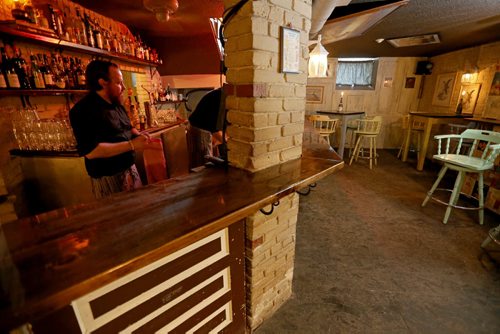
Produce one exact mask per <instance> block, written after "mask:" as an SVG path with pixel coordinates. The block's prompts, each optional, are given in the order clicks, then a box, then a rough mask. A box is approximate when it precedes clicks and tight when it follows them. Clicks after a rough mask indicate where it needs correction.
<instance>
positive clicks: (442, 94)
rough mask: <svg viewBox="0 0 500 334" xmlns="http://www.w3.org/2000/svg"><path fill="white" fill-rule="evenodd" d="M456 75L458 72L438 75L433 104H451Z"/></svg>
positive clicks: (444, 105)
mask: <svg viewBox="0 0 500 334" xmlns="http://www.w3.org/2000/svg"><path fill="white" fill-rule="evenodd" d="M456 76H457V75H456V73H447V74H440V75H438V77H437V81H436V86H435V88H434V95H433V96H432V105H434V106H440V107H448V106H449V105H450V101H451V95H452V94H453V87H454V86H455V78H456Z"/></svg>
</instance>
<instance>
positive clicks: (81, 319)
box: [72, 228, 229, 333]
mask: <svg viewBox="0 0 500 334" xmlns="http://www.w3.org/2000/svg"><path fill="white" fill-rule="evenodd" d="M228 233H229V232H228V230H227V228H226V229H224V230H221V231H218V232H216V233H214V234H212V235H210V236H208V237H206V238H204V239H202V240H199V241H197V242H195V243H193V244H191V245H189V246H186V247H184V248H183V249H181V250H179V251H177V252H174V253H172V254H170V255H168V256H166V257H164V258H162V259H160V260H158V261H156V262H153V263H152V264H150V265H148V266H146V267H143V268H141V269H139V270H136V271H134V272H132V273H130V274H128V275H125V276H123V277H122V278H119V279H117V280H116V281H114V282H112V283H110V284H108V285H105V286H103V287H102V288H99V289H97V290H95V291H93V292H91V293H88V294H87V295H85V296H83V297H81V298H78V299H77V300H75V301H73V302H72V306H73V309H74V312H75V315H76V317H77V319H78V323H79V325H80V329H81V331H82V333H90V332H92V331H94V330H96V329H97V328H99V327H101V326H103V325H105V324H107V323H108V322H110V321H112V320H114V319H116V318H117V317H119V316H121V315H122V314H124V313H125V312H127V311H129V310H131V309H133V308H134V307H135V306H136V305H139V304H141V303H143V302H145V301H146V300H148V299H150V298H151V297H153V296H155V295H157V294H158V293H160V292H162V291H164V290H166V289H168V288H169V287H171V286H174V285H175V284H177V283H179V282H181V281H182V280H184V279H186V278H187V277H190V276H192V275H193V274H195V273H196V272H198V271H200V270H202V269H203V268H206V267H208V266H209V265H211V264H213V263H215V262H217V261H218V260H220V259H222V258H223V257H225V256H227V255H228V254H229V242H228V239H229V236H228ZM217 239H219V241H220V247H221V250H220V251H219V252H218V253H216V254H214V255H212V256H210V257H209V258H206V259H205V260H203V261H201V262H199V263H198V264H197V265H196V266H194V267H191V268H188V269H187V270H185V271H183V272H180V273H178V274H177V275H175V276H174V277H172V278H170V279H168V280H167V281H165V282H163V283H162V284H160V285H157V286H155V287H153V288H151V289H150V290H148V291H145V292H144V293H142V294H140V295H138V296H136V297H134V298H132V299H131V300H129V301H127V302H126V303H124V304H122V305H119V306H117V307H116V308H114V309H112V310H110V311H109V312H107V313H105V314H103V315H101V316H100V317H98V318H94V316H93V314H92V310H91V308H90V302H91V301H92V300H95V299H97V298H99V297H101V296H103V295H105V294H107V293H109V292H111V291H113V290H115V289H117V288H119V287H121V286H123V285H125V284H127V283H129V282H131V281H133V280H135V279H137V278H139V277H141V276H143V275H146V274H148V273H149V272H151V271H153V270H155V269H157V268H159V267H161V266H163V265H165V264H167V263H169V262H172V261H173V260H175V259H177V258H179V257H181V256H183V255H185V254H187V253H189V252H191V251H193V250H195V249H197V248H199V247H201V246H203V245H206V244H208V243H210V242H211V241H213V240H217ZM190 291H191V290H190ZM186 293H187V292H186ZM186 293H185V294H183V295H182V296H184V298H186V297H187V295H186ZM180 297H181V296H179V297H178V298H180ZM178 298H176V299H175V300H177V299H178ZM172 302H173V301H171V302H170V303H168V304H167V305H170V304H171V303H172Z"/></svg>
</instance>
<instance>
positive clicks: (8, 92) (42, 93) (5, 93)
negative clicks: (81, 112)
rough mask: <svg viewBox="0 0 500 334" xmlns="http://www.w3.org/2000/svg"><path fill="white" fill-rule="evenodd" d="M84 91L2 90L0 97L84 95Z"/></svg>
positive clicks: (85, 91)
mask: <svg viewBox="0 0 500 334" xmlns="http://www.w3.org/2000/svg"><path fill="white" fill-rule="evenodd" d="M86 93H88V91H87V90H85V89H4V90H0V96H19V95H30V96H54V95H66V94H86Z"/></svg>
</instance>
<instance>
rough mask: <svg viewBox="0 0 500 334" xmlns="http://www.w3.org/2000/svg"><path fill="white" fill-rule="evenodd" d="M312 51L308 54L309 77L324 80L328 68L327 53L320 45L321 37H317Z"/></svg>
mask: <svg viewBox="0 0 500 334" xmlns="http://www.w3.org/2000/svg"><path fill="white" fill-rule="evenodd" d="M313 43H316V46H315V47H314V49H313V50H312V51H311V52H310V53H309V77H312V78H325V77H326V70H327V68H328V58H327V56H328V51H326V49H325V48H324V47H323V45H321V35H318V41H317V42H313Z"/></svg>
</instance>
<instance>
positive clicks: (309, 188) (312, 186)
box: [295, 182, 317, 196]
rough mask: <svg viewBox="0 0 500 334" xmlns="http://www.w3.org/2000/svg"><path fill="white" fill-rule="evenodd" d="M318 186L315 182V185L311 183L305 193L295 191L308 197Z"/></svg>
mask: <svg viewBox="0 0 500 334" xmlns="http://www.w3.org/2000/svg"><path fill="white" fill-rule="evenodd" d="M316 186H317V183H316V182H314V183H311V184H309V185H308V186H307V190H306V191H305V192H300V191H299V190H295V192H296V193H297V194H299V195H302V196H307V195H309V193H310V192H311V189H312V188H315V187H316Z"/></svg>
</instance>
